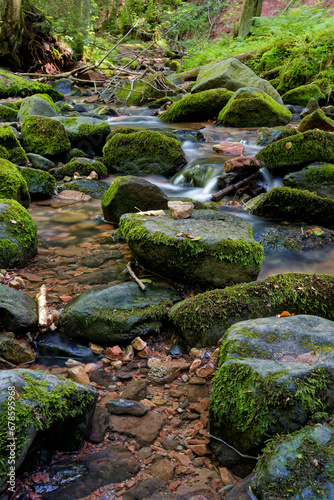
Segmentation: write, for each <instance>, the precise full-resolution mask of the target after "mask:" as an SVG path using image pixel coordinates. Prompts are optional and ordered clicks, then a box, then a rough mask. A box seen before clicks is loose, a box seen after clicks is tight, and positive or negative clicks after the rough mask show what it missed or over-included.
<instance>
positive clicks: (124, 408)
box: [106, 399, 148, 417]
mask: <svg viewBox="0 0 334 500" xmlns="http://www.w3.org/2000/svg"><path fill="white" fill-rule="evenodd" d="M106 408H107V410H108V412H109V413H112V414H113V415H132V416H134V417H142V416H143V415H145V414H146V413H147V412H148V408H146V407H145V406H143V405H142V404H140V403H138V401H129V400H125V399H119V400H118V401H109V402H108V403H106Z"/></svg>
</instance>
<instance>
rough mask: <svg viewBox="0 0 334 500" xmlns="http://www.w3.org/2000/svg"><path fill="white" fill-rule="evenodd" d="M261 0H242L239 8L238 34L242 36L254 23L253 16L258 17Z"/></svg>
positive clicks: (246, 33)
mask: <svg viewBox="0 0 334 500" xmlns="http://www.w3.org/2000/svg"><path fill="white" fill-rule="evenodd" d="M262 3H263V0H244V3H243V4H242V8H241V15H240V20H239V30H238V36H240V37H243V36H247V35H248V34H249V30H250V28H251V26H252V24H253V23H254V21H253V17H260V16H261V11H262Z"/></svg>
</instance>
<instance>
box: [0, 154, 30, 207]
mask: <svg viewBox="0 0 334 500" xmlns="http://www.w3.org/2000/svg"><path fill="white" fill-rule="evenodd" d="M1 198H10V199H13V200H16V201H18V202H19V203H21V205H23V206H24V207H25V208H28V207H29V204H30V197H29V192H28V187H27V183H26V181H25V179H24V178H23V176H22V175H21V174H20V172H19V170H18V169H17V168H16V167H15V165H13V164H12V163H11V162H10V161H7V160H3V159H1V158H0V199H1Z"/></svg>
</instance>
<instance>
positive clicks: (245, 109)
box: [217, 87, 292, 127]
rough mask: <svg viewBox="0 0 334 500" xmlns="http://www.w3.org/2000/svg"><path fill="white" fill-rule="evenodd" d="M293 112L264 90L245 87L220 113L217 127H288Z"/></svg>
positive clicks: (237, 92) (238, 91)
mask: <svg viewBox="0 0 334 500" xmlns="http://www.w3.org/2000/svg"><path fill="white" fill-rule="evenodd" d="M291 118H292V114H291V112H290V111H289V110H288V109H286V108H285V107H284V106H283V105H282V104H279V103H278V102H276V101H275V100H274V99H273V98H272V97H270V96H269V95H268V94H266V92H264V91H263V90H260V89H257V88H253V87H243V88H241V89H239V90H237V91H236V93H235V94H234V96H233V97H232V98H231V99H230V100H229V102H228V103H227V105H226V106H225V107H224V108H223V109H222V110H221V111H220V113H219V115H218V118H217V125H224V126H225V127H264V126H266V127H275V126H277V125H286V124H287V123H289V121H290V120H291Z"/></svg>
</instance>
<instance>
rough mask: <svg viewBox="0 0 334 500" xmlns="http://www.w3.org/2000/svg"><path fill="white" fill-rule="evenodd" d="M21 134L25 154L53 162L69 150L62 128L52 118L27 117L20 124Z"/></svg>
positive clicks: (68, 142)
mask: <svg viewBox="0 0 334 500" xmlns="http://www.w3.org/2000/svg"><path fill="white" fill-rule="evenodd" d="M21 133H22V139H23V144H24V148H25V150H26V151H27V153H35V154H39V155H40V154H41V155H43V156H45V157H46V158H49V159H51V160H54V159H61V158H63V157H64V156H65V155H66V153H67V152H68V151H69V150H70V148H71V144H70V141H69V139H68V137H67V135H66V132H65V128H64V126H63V125H62V124H61V123H59V122H58V121H57V120H55V119H54V118H46V117H44V116H34V115H32V116H27V117H26V118H25V119H24V120H23V122H22V131H21Z"/></svg>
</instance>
